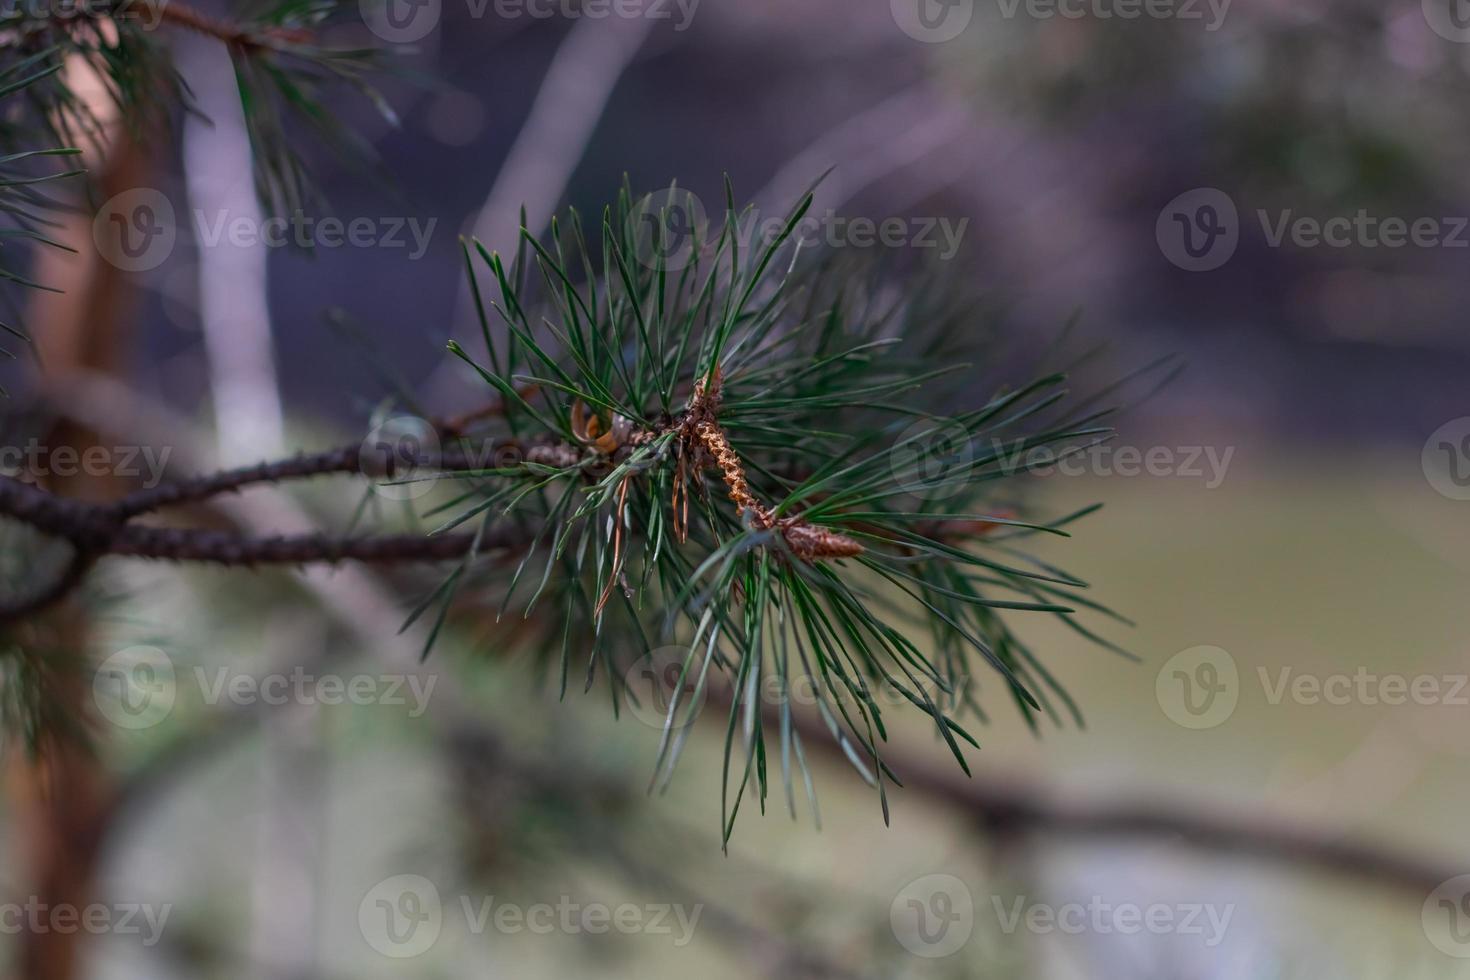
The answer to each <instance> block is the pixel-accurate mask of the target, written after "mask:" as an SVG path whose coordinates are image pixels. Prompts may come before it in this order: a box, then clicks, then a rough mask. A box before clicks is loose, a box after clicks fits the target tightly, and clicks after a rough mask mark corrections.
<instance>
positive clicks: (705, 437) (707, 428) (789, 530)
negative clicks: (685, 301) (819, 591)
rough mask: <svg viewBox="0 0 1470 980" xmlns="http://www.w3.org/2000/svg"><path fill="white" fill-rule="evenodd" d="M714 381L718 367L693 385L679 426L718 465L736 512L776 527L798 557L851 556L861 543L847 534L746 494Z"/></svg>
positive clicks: (746, 485)
mask: <svg viewBox="0 0 1470 980" xmlns="http://www.w3.org/2000/svg"><path fill="white" fill-rule="evenodd" d="M720 380H721V379H720V371H719V369H718V368H716V369H715V372H714V374H713V375H712V376H711V379H710V384H709V385H708V386H706V385H705V383H704V381H702V380H701V381H699V382H698V383H696V384H695V386H694V394H693V395H692V396H691V397H690V399H689V409H688V411H687V412H686V414H685V416H684V421H683V422H682V423H681V425H680V429H681V434H682V436H683V438H684V440H685V442H686V444H688V445H692V446H693V447H695V449H696V451H699V450H702V451H703V452H704V453H706V454H708V456H709V458H710V459H712V460H713V461H714V464H715V466H716V467H718V468H719V470H720V475H721V477H722V478H723V479H724V481H725V486H726V488H727V489H728V490H729V491H730V499H731V500H732V501H734V502H735V512H736V514H738V515H740V516H746V515H748V520H749V521H750V523H751V524H752V525H754V526H755V527H757V528H760V529H761V530H771V529H775V530H776V531H778V532H779V533H780V534H781V536H782V537H783V538H784V539H785V541H786V544H787V546H788V547H790V548H791V551H792V552H793V553H794V554H795V555H796V556H797V557H798V558H800V559H802V560H803V561H817V560H820V559H824V558H852V557H854V556H856V555H860V554H862V553H863V550H864V549H863V546H862V545H861V544H859V543H858V542H857V541H855V540H854V539H852V538H850V537H848V536H847V535H845V534H840V533H838V532H836V531H833V530H831V529H830V528H825V527H819V526H817V525H815V524H812V523H809V522H808V521H807V520H805V519H804V518H802V517H801V516H800V515H796V516H792V517H783V518H777V517H776V516H775V513H774V512H773V511H772V510H771V509H770V508H768V507H766V506H765V505H764V504H762V503H761V502H760V501H759V500H757V499H756V497H755V494H753V493H751V491H750V483H749V481H748V480H747V479H746V477H745V464H744V463H743V462H742V461H741V459H740V455H739V454H738V453H736V452H735V449H734V447H733V446H731V445H730V439H729V437H728V436H727V435H726V434H725V429H724V427H723V426H721V425H720V423H719V419H718V415H719V410H720ZM686 500H687V498H686Z"/></svg>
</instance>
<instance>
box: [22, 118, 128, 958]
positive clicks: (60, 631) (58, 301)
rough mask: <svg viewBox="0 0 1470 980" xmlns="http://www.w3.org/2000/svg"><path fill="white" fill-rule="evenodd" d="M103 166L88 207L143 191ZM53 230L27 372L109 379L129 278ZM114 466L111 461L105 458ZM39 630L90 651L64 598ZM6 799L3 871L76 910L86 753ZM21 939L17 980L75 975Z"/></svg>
mask: <svg viewBox="0 0 1470 980" xmlns="http://www.w3.org/2000/svg"><path fill="white" fill-rule="evenodd" d="M112 128H114V129H117V130H118V131H117V132H116V134H115V138H114V141H113V142H112V144H111V145H110V146H109V147H108V149H107V152H106V155H105V157H103V155H102V154H99V153H96V152H92V153H90V154H89V159H88V161H87V166H88V168H89V169H90V170H91V171H92V172H93V174H94V175H96V188H97V194H98V195H99V201H100V200H106V199H107V198H109V197H111V196H112V195H114V194H117V193H119V192H121V191H123V190H126V189H129V188H132V187H136V186H139V185H140V184H143V183H145V182H146V180H147V177H148V174H149V172H150V168H149V166H148V160H147V157H146V155H145V154H144V152H143V151H142V150H141V149H140V148H139V147H138V145H137V144H136V143H135V142H134V140H133V139H132V138H131V137H129V136H128V135H127V134H126V133H125V132H123V131H122V130H121V129H120V128H118V127H112ZM59 220H60V225H61V226H60V227H58V228H57V229H55V232H54V234H55V236H56V238H57V239H58V240H59V241H62V242H66V243H68V244H70V245H72V246H73V247H74V248H76V249H77V252H76V254H72V253H67V252H62V251H60V250H51V249H48V250H44V251H43V252H42V253H41V254H40V255H39V257H38V263H37V269H36V279H37V281H39V282H42V283H44V284H46V285H48V286H51V287H55V288H57V289H60V290H61V292H59V293H39V292H38V293H36V294H35V295H34V297H33V299H32V302H31V303H30V308H29V313H28V322H29V323H30V324H31V325H32V327H33V328H34V330H33V332H34V335H35V343H36V348H37V354H38V360H39V367H38V369H39V371H40V372H41V373H42V374H43V375H47V376H50V377H54V378H58V379H62V378H65V377H66V376H67V375H68V374H70V373H71V372H74V371H77V370H88V371H95V372H99V373H105V374H112V373H115V372H116V371H117V370H118V368H119V366H120V365H121V363H122V361H123V356H124V353H125V350H126V347H127V341H128V339H129V338H128V336H127V331H126V329H125V327H126V325H127V324H128V322H129V321H130V311H131V309H132V306H133V301H134V300H135V298H136V289H135V287H134V285H133V283H132V281H131V280H130V279H129V277H128V276H127V275H126V274H125V273H123V272H121V271H119V270H118V269H116V268H114V267H113V266H111V265H110V264H108V263H107V262H106V261H104V260H103V258H102V257H101V256H100V255H99V254H98V252H97V249H96V248H94V247H93V245H92V213H91V209H90V208H83V209H81V211H80V212H79V213H75V214H67V215H64V216H63V217H61V218H60V219H59ZM43 441H44V444H45V445H46V446H48V447H51V448H52V449H53V450H54V449H55V448H56V447H62V446H65V447H71V448H74V449H75V450H76V451H77V452H78V453H79V454H80V453H84V452H85V451H86V450H87V449H88V448H89V447H92V446H96V445H99V444H100V443H99V436H98V435H97V434H96V433H94V432H92V431H90V430H88V429H86V428H85V427H82V426H79V425H76V424H74V423H72V422H69V421H66V420H60V421H57V422H55V423H53V424H52V426H51V428H50V429H49V431H47V432H46V433H45V434H44V436H43ZM109 458H115V457H109ZM44 482H45V483H46V485H47V486H48V488H49V489H52V490H54V491H56V492H58V493H61V494H64V495H66V496H69V497H76V498H81V499H87V500H107V499H110V498H113V497H115V496H117V495H118V493H119V491H120V490H121V489H122V488H123V483H122V481H121V480H120V478H118V477H117V476H115V475H106V476H100V475H89V474H87V473H85V472H79V473H78V474H77V475H75V476H71V477H67V478H55V477H50V476H47V477H45V479H44ZM43 615H44V617H45V621H44V623H42V624H40V626H41V628H43V629H46V630H48V631H50V633H51V635H52V636H54V637H55V640H56V643H57V645H58V647H59V648H60V649H64V650H72V651H78V652H84V651H88V650H90V643H89V640H90V636H89V633H90V624H89V623H88V622H87V619H86V617H85V615H83V614H82V611H81V609H80V608H79V606H78V603H77V600H76V599H75V598H74V597H72V598H68V599H67V600H65V601H64V602H63V603H61V604H60V605H59V606H57V607H56V608H54V609H52V610H50V611H48V612H47V613H45V614H43ZM86 668H87V664H86V662H85V661H83V662H81V663H79V664H77V665H76V667H75V669H68V670H62V671H59V672H58V677H57V693H58V695H59V701H60V705H61V707H62V710H64V711H65V712H66V717H68V718H72V719H76V720H77V721H78V722H80V723H81V724H82V725H84V726H87V727H89V728H90V722H91V720H92V718H93V714H92V710H91V709H92V707H93V704H92V675H91V672H90V671H89V670H88V669H86ZM9 776H10V794H9V795H10V799H11V800H12V801H13V803H14V806H15V811H16V822H17V834H16V840H17V841H18V846H19V848H20V849H21V853H20V854H18V855H16V858H15V864H16V865H17V866H19V867H20V868H22V869H24V871H25V875H24V879H25V880H29V881H30V882H31V887H30V889H29V891H28V892H27V893H26V894H27V896H34V897H35V900H36V901H37V902H38V903H40V904H41V906H42V908H43V909H55V908H57V907H68V908H71V909H75V910H78V912H80V910H81V909H84V908H86V906H87V905H88V904H90V903H92V902H93V901H94V900H95V898H94V888H95V884H96V871H97V867H96V865H97V860H98V858H99V844H100V841H101V839H102V831H103V827H104V822H105V819H106V816H105V815H106V813H107V811H108V804H109V800H110V796H111V789H112V787H111V785H110V782H109V779H108V776H107V774H106V772H105V771H104V770H103V768H102V767H101V765H100V764H99V761H98V759H97V757H96V756H95V754H94V752H93V751H92V750H91V748H89V747H88V746H87V745H85V744H82V742H81V741H79V740H77V739H67V738H57V739H51V740H49V741H47V742H46V743H45V744H44V745H43V747H42V750H41V753H40V755H39V757H37V758H35V759H34V760H33V759H30V758H26V757H25V756H24V755H23V754H19V753H17V754H16V755H15V756H13V757H12V759H11V760H10V773H9ZM40 921H41V922H42V928H40V929H31V928H30V926H29V923H28V924H27V928H26V931H25V932H23V933H22V934H21V937H20V938H21V946H20V962H19V964H18V965H19V968H20V973H21V975H22V976H24V977H26V978H28V980H70V978H73V977H77V976H80V975H81V957H82V952H83V949H82V945H83V942H84V939H85V937H86V935H87V934H86V933H85V932H84V931H82V930H76V931H74V932H65V933H63V932H57V931H55V930H53V929H47V928H45V925H44V923H45V921H46V920H45V917H44V916H42V917H41V920H40Z"/></svg>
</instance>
